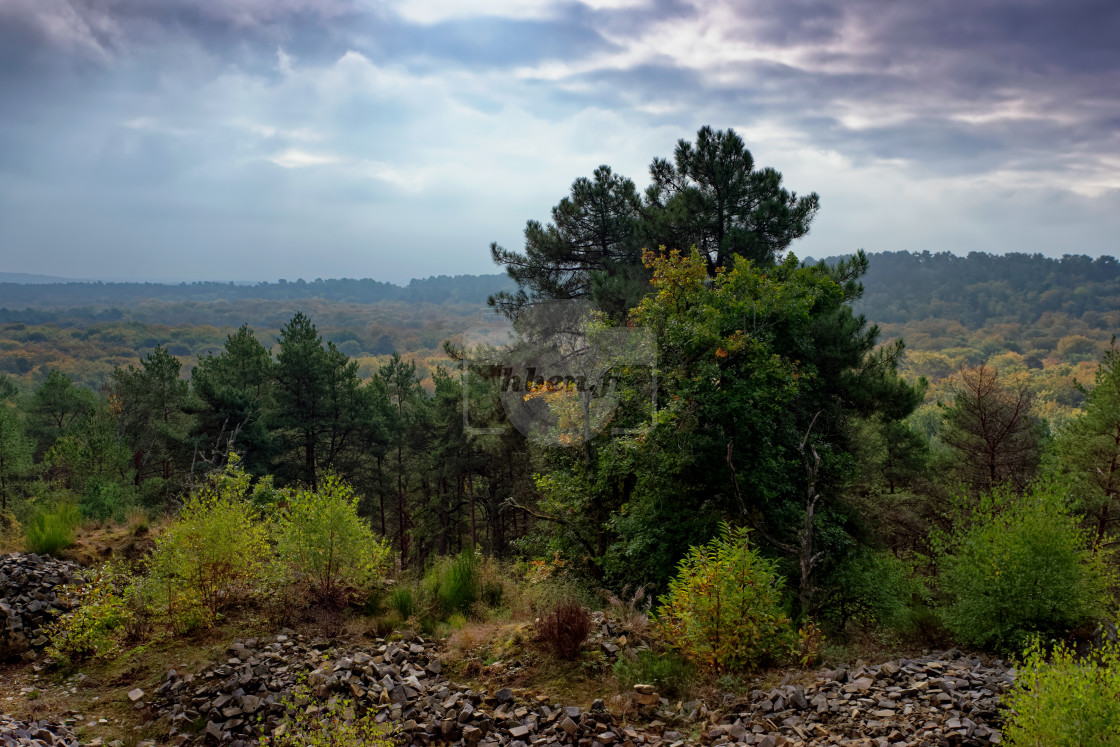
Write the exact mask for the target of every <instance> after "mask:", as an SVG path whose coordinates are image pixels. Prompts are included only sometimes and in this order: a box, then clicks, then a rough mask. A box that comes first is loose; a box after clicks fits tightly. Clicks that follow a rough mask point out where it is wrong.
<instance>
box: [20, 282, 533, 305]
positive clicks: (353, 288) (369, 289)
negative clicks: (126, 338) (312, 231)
mask: <svg viewBox="0 0 1120 747" xmlns="http://www.w3.org/2000/svg"><path fill="white" fill-rule="evenodd" d="M4 277H5V276H4V275H0V307H4V308H5V309H7V310H9V311H11V310H14V309H36V310H43V309H65V308H72V307H76V306H83V307H86V306H111V307H117V308H123V307H128V306H132V305H134V304H139V303H142V302H146V301H158V302H195V303H200V302H213V301H244V300H271V301H300V300H306V299H320V300H323V301H331V302H340V303H359V304H370V303H380V302H384V301H396V302H402V303H430V304H437V305H442V304H461V303H473V304H485V303H486V298H487V297H488V296H490V295H491V294H493V293H497V292H498V291H502V290H510V289H512V288H513V287H514V285H513V282H512V281H511V280H510V279H509V278H508V277H506V276H505V275H455V276H450V275H439V276H431V277H427V278H417V279H414V280H412V281H411V282H409V284H408V285H406V286H400V285H394V284H393V283H385V282H381V281H379V280H371V279H369V278H363V279H361V280H355V279H351V278H342V279H338V280H323V279H317V280H314V281H311V282H307V281H305V280H296V281H294V282H289V281H287V280H279V281H277V282H275V283H267V282H263V283H256V284H253V285H246V284H235V283H232V282H230V283H217V282H194V283H178V284H164V283H102V282H42V283H39V284H35V285H31V284H30V282H29V281H4V280H3V278H4ZM28 277H34V276H28Z"/></svg>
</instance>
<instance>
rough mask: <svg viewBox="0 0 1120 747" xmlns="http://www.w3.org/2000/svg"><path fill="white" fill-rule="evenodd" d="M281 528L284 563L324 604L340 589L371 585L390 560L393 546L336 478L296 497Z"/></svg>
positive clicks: (278, 549)
mask: <svg viewBox="0 0 1120 747" xmlns="http://www.w3.org/2000/svg"><path fill="white" fill-rule="evenodd" d="M276 529H277V536H276V552H277V555H278V557H279V558H280V560H281V561H282V562H283V563H285V564H287V566H288V569H289V570H291V571H292V572H293V573H294V574H295V575H296V577H297V578H300V579H303V580H306V581H308V582H310V583H311V584H312V586H313V587H314V588H315V589H316V592H317V593H318V595H319V596H320V597H321V598H323V599H326V598H328V597H333V596H335V595H336V593H337V592H339V591H340V586H359V587H364V586H366V585H368V584H369V583H370V582H371V581H373V580H374V579H375V578H377V577H378V575H379V574H380V573H381V572H382V570H383V569H384V567H385V564H386V563H387V561H388V558H389V546H388V545H387V544H386V543H385V542H384V541H383V540H381V539H378V538H377V537H376V536H375V535H374V533H373V531H372V530H371V529H370V528H369V526H367V525H366V523H365V521H363V520H362V518H361V517H359V516H358V496H356V495H355V494H354V491H353V489H352V488H351V487H350V486H349V485H347V484H346V483H344V482H343V481H342V480H341V479H340V478H339V477H337V476H335V475H329V476H327V477H326V479H324V480H323V482H322V484H321V485H320V487H319V489H318V490H314V491H312V490H301V491H299V492H297V493H295V494H294V495H292V496H291V497H290V498H289V500H288V505H287V508H286V509H285V510H284V511H283V512H282V513H281V515H280V518H279V521H278V522H277V528H276Z"/></svg>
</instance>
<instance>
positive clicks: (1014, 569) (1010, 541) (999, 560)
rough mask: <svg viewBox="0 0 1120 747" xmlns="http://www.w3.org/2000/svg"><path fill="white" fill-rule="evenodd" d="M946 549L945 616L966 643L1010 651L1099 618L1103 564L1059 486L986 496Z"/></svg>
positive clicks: (943, 561)
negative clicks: (1039, 636)
mask: <svg viewBox="0 0 1120 747" xmlns="http://www.w3.org/2000/svg"><path fill="white" fill-rule="evenodd" d="M946 547H947V548H948V549H947V550H945V551H943V554H942V557H941V559H940V576H941V578H940V581H941V586H942V589H943V591H944V592H945V594H946V597H947V601H946V603H945V604H944V605H943V609H942V617H943V619H944V620H945V624H946V626H947V627H948V628H949V629H950V630H951V631H952V632H953V633H954V634H956V635H957V636H958V637H959V638H960V639H961V640H963V641H965V642H967V643H970V644H973V645H976V646H983V647H994V648H997V649H1004V650H1008V649H1013V648H1017V647H1020V646H1022V644H1023V643H1024V642H1025V640H1026V638H1027V637H1028V636H1029V635H1030V634H1032V633H1040V634H1043V635H1046V636H1049V637H1057V636H1060V635H1061V634H1064V633H1065V632H1067V631H1069V630H1071V629H1072V628H1075V627H1078V626H1080V625H1083V624H1086V623H1088V622H1090V621H1092V620H1093V619H1094V618H1096V617H1097V616H1098V615H1099V614H1100V613H1101V611H1102V607H1103V604H1104V600H1105V596H1106V588H1107V583H1108V581H1107V571H1106V569H1105V565H1104V562H1103V559H1102V558H1101V557H1100V556H1099V555H1097V556H1094V555H1093V553H1092V552H1091V551H1090V550H1089V543H1088V539H1087V537H1086V535H1085V533H1084V532H1083V531H1082V530H1081V529H1080V528H1079V526H1078V523H1077V518H1076V517H1074V516H1072V515H1071V513H1070V511H1069V508H1068V504H1067V502H1066V501H1065V500H1064V499H1063V497H1062V496H1061V495H1060V494H1059V491H1058V489H1057V488H1056V487H1055V486H1054V485H1041V486H1037V487H1036V488H1035V489H1034V491H1033V492H1031V493H1030V494H1028V495H1024V496H1017V495H1014V494H1012V493H1011V492H1010V491H1006V490H998V491H995V492H993V493H990V494H988V495H987V496H985V497H984V498H983V500H982V501H981V503H980V505H979V506H978V507H977V508H976V510H975V511H974V512H973V514H972V516H971V521H970V522H969V523H968V525H967V526H965V527H964V528H963V529H961V530H960V531H959V532H957V533H956V534H955V535H953V536H951V537H949V538H948V540H947V543H946Z"/></svg>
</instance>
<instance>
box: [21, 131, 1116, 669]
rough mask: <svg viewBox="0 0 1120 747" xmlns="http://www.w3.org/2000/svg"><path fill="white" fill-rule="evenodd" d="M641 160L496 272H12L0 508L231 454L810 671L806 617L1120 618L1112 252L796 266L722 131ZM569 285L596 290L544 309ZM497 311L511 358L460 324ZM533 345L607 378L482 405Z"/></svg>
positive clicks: (721, 657) (786, 226)
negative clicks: (239, 279) (99, 279)
mask: <svg viewBox="0 0 1120 747" xmlns="http://www.w3.org/2000/svg"><path fill="white" fill-rule="evenodd" d="M650 174H651V184H650V186H649V187H648V188H647V189H646V191H645V192H644V193H639V192H638V190H637V188H636V187H635V186H634V184H633V182H631V181H630V180H628V179H625V178H624V177H621V176H620V175H618V174H615V173H614V172H612V171H611V170H610V169H609V168H607V167H601V168H600V169H599V170H597V171H596V172H595V174H594V176H593V177H592V178H590V179H577V180H576V181H575V182H574V183H573V185H572V190H571V194H570V195H569V196H567V197H565V198H563V199H562V200H561V201H560V203H559V204H558V205H557V206H556V207H555V208H554V210H553V215H552V221H551V222H549V223H548V224H542V223H540V222H538V221H532V220H531V221H529V222H528V224H527V226H526V230H525V237H526V244H525V247H524V249H523V250H521V251H514V250H508V249H505V248H502V247H500V246H497V245H493V246H492V247H491V256H492V258H493V259H494V261H495V262H496V263H497V264H499V265H500V266H502V267H504V268H505V269H506V271H507V275H508V279H506V280H502V279H498V278H495V277H490V276H483V277H477V278H467V277H459V278H432V279H429V280H427V281H414V283H413V284H412V285H410V286H408V287H407V288H398V287H396V286H389V285H387V284H381V283H376V282H374V281H368V280H367V281H345V280H341V281H315V282H314V283H303V282H297V283H284V282H281V283H275V284H272V283H269V284H260V285H256V286H234V285H222V284H214V283H206V284H193V285H183V286H152V285H135V286H134V285H121V286H117V285H100V284H92V285H85V284H78V285H72V284H65V285H38V286H4V288H3V292H4V293H5V296H4V297H3V305H4V306H5V307H6V308H5V309H2V310H0V370H2V371H5V372H6V375H5V376H4V377H3V378H2V379H0V402H2V404H3V406H0V498H2V501H3V511H4V512H5V514H6V515H7V516H10V519H6V522H7V523H8V524H9V525H10V526H19V525H24V526H28V527H42V526H44V525H46V524H51V523H52V522H53V523H55V524H59V523H63V522H64V517H65V516H72V515H74V514H75V513H76V514H77V515H78V516H80V517H81V518H82V519H83V520H86V521H100V522H109V521H112V520H117V521H122V520H124V519H125V517H127V516H128V515H130V514H131V513H133V512H135V511H145V512H150V513H151V514H154V515H156V514H158V515H162V514H167V513H169V514H172V515H173V514H174V513H175V512H176V511H178V510H179V509H180V507H182V506H184V504H185V505H186V506H187V507H188V508H189V510H187V511H185V513H184V514H183V515H184V517H185V518H184V519H183V521H187V520H188V519H189V518H190V517H194V518H195V519H197V518H198V516H200V515H202V514H205V511H206V508H205V507H206V505H209V504H198V503H196V502H192V501H193V500H194V499H192V497H191V496H198V495H200V494H204V495H208V493H206V491H207V490H208V489H209V488H207V487H206V486H207V485H215V484H218V483H214V482H213V481H214V480H216V479H217V480H219V481H220V480H227V481H229V480H232V481H234V483H236V484H238V485H241V486H242V488H239V489H240V490H242V493H245V490H248V488H245V486H246V485H249V484H250V483H251V484H253V485H255V486H256V487H255V488H254V490H255V491H257V492H255V493H253V495H254V496H255V497H254V498H253V501H254V503H253V505H254V506H255V508H254V509H253V510H254V511H259V512H262V513H261V515H263V516H267V515H268V512H269V511H279V512H281V513H279V514H277V516H279V517H281V518H278V519H276V521H277V522H279V523H278V524H277V526H289V525H290V523H291V522H292V521H294V519H291V517H290V515H289V514H288V513H283V512H284V511H285V510H287V509H284V506H285V505H286V501H289V500H290V501H293V503H292V504H291V505H296V506H298V505H300V503H299V501H301V500H304V499H305V498H306V496H308V495H314V496H327V497H322V498H321V500H323V501H328V498H329V496H330V495H333V492H332V491H336V489H337V486H338V485H340V484H345V485H346V486H349V487H348V488H347V490H351V489H352V490H353V495H354V496H355V498H354V502H353V505H352V508H353V509H354V511H355V512H356V516H357V517H360V518H361V521H363V522H364V526H366V528H367V529H368V528H372V531H373V532H374V533H375V534H376V535H377V536H378V537H379V538H381V540H382V541H384V543H385V545H384V546H385V547H386V548H389V547H391V552H392V557H393V559H394V562H393V564H394V565H395V566H396V568H397V570H398V571H399V572H401V573H407V572H409V571H414V572H419V571H420V569H423V568H426V567H431V566H432V565H433V564H438V562H439V561H438V559H439V558H442V557H446V556H449V555H454V554H457V553H461V552H463V551H467V554H471V553H474V552H478V553H481V554H485V555H488V556H493V557H496V558H514V557H516V558H520V559H521V560H522V561H523V562H525V561H527V562H531V563H533V564H535V565H534V566H533V567H534V568H535V569H536V571H537V572H541V569H545V570H546V571H547V572H548V573H563V574H564V575H565V576H566V577H568V578H569V580H571V582H572V583H574V584H576V585H582V587H583V588H584V589H587V588H605V589H608V590H613V591H615V592H618V591H621V590H622V589H627V588H629V589H633V588H639V589H648V590H651V591H652V592H653V594H654V595H657V596H658V598H659V601H660V603H661V606H660V607H659V611H658V615H659V616H658V618H657V619H658V620H659V621H660V622H659V624H660V625H661V626H662V630H664V631H666V644H665V645H666V646H668V647H670V648H675V649H677V650H679V651H680V652H681V653H682V655H684V656H685V657H686V658H690V659H691V660H692V661H693V663H694V664H698V665H700V666H707V667H711V668H713V669H714V670H715V671H728V670H734V669H736V668H738V669H742V670H750V669H757V668H758V667H760V666H765V665H766V664H769V663H775V662H781V661H786V660H788V659H789V657H790V656H792V655H794V652H796V651H800V655H801V656H803V657H804V660H805V661H812V660H814V658H815V656H816V655H817V653H819V651H816V650H815V648H814V647H816V648H819V640H820V639H819V636H820V634H821V631H824V632H826V633H827V635H829V636H835V637H837V638H838V639H844V638H845V637H846V636H847V635H849V634H851V633H852V631H853V630H865V631H866V630H878V631H884V630H888V631H893V632H894V633H896V634H899V635H910V636H916V637H918V638H922V637H925V639H927V640H935V639H939V637H941V638H942V639H943V638H948V639H950V640H953V641H956V642H960V643H962V644H966V645H970V646H974V647H977V648H981V649H989V650H996V651H1001V652H1007V651H1011V652H1014V651H1017V650H1021V649H1022V647H1023V646H1024V645H1027V643H1028V642H1029V640H1031V636H1033V635H1036V634H1041V635H1043V636H1051V637H1056V638H1064V637H1067V636H1069V635H1070V634H1071V632H1072V631H1076V630H1084V629H1086V628H1087V627H1091V626H1092V625H1095V624H1096V623H1098V622H1100V621H1102V620H1103V619H1104V618H1105V615H1106V612H1107V610H1108V608H1109V605H1114V603H1113V599H1112V596H1111V594H1112V590H1111V586H1112V584H1113V583H1114V581H1115V577H1116V574H1115V571H1116V564H1115V556H1114V554H1113V551H1112V548H1113V545H1114V542H1115V541H1114V536H1115V534H1114V533H1115V526H1116V523H1117V521H1118V519H1120V504H1118V501H1120V467H1118V465H1120V350H1118V349H1117V348H1116V346H1115V342H1114V337H1113V335H1114V333H1115V331H1116V330H1117V329H1120V264H1118V263H1117V261H1116V260H1115V259H1113V258H1110V257H1102V258H1100V259H1097V260H1090V259H1089V258H1086V257H1078V256H1067V257H1064V258H1062V259H1050V258H1045V257H1042V256H1038V255H1025V254H1013V255H1007V256H998V257H997V256H992V255H987V254H971V255H969V256H967V257H955V256H952V255H949V254H933V255H931V254H928V253H922V254H913V253H906V252H899V253H894V254H884V255H875V256H868V255H866V254H864V253H863V252H857V253H856V254H854V255H851V256H849V257H843V258H834V259H831V260H826V261H820V262H817V261H811V260H810V261H801V260H799V259H798V258H797V257H796V256H795V255H794V254H793V253H792V252H791V251H790V247H791V245H792V244H793V242H794V241H795V240H796V239H797V238H798V237H800V236H803V235H804V234H805V233H806V232H807V231H808V229H809V225H810V223H811V221H812V219H813V216H814V215H815V213H816V210H817V207H818V198H817V196H816V195H815V194H811V195H808V196H802V197H798V196H797V195H794V194H792V193H789V192H788V191H786V190H785V189H784V188H783V187H782V186H781V176H780V174H778V173H777V172H775V171H773V169H756V168H755V167H754V162H753V159H752V158H751V156H750V153H749V151H747V150H746V149H745V147H744V145H743V143H742V140H741V139H739V138H738V136H737V135H735V133H734V132H732V131H730V130H729V131H726V132H725V131H713V130H711V129H710V128H704V129H702V130H701V131H700V132H699V133H698V135H697V140H696V142H695V143H691V142H687V141H683V140H682V141H681V142H680V143H679V144H678V146H677V149H676V152H675V154H674V157H673V159H671V160H668V159H654V161H653V163H652V165H651V167H650ZM13 288H14V289H16V290H10V289H13ZM9 293H11V294H12V295H10V296H9V295H7V294H9ZM557 301H564V302H573V301H574V302H590V306H591V310H589V311H588V310H586V309H585V310H584V311H583V312H581V313H579V314H576V315H574V316H572V317H570V318H567V317H565V318H564V319H563V320H560V321H562V322H563V323H562V324H561V323H560V322H559V321H557V320H555V319H553V320H551V321H550V322H549V324H545V325H540V324H537V325H536V326H534V322H533V320H534V319H535V318H536V319H537V320H538V321H539V318H540V311H539V310H540V309H545V310H548V309H550V308H552V307H550V306H549V304H550V303H553V302H557ZM487 303H488V304H489V306H491V307H493V308H492V309H491V310H488V311H486V313H487V314H489V316H490V317H491V318H497V319H504V320H506V321H508V322H509V323H510V324H511V325H512V327H513V329H514V330H515V331H516V332H517V333H518V337H517V339H516V340H515V341H514V342H513V343H512V346H511V347H510V348H494V349H491V348H486V349H483V348H482V347H481V346H477V347H472V344H471V342H470V340H467V339H464V338H463V337H462V336H461V333H462V331H463V330H464V329H466V328H467V327H469V326H471V324H473V323H476V322H477V320H478V318H479V317H478V314H479V312H480V311H482V310H484V309H485V307H486V305H487ZM20 306H22V309H21V310H13V309H14V308H16V307H20ZM296 308H299V309H301V310H300V311H294V310H295V309H296ZM293 311H294V313H293ZM320 321H322V323H323V327H322V328H320V327H319V326H317V324H318V323H319V322H320ZM553 322H555V324H553ZM557 330H559V331H557ZM634 330H644V331H646V332H648V333H649V335H651V338H652V340H653V341H654V343H655V349H656V366H655V372H654V368H652V367H647V368H644V369H643V368H642V366H641V365H639V364H638V363H635V359H633V358H627V357H626V351H625V350H624V349H623V347H624V346H622V345H620V344H618V343H617V341H618V340H620V339H622V338H620V337H619V336H618V335H617V334H614V333H618V332H623V333H625V332H628V331H630V332H632V331H634ZM573 340H578V341H579V343H578V344H576V343H574V342H573ZM542 346H544V347H548V346H554V347H555V348H556V350H557V351H559V357H560V358H562V359H563V360H565V361H569V362H570V361H576V360H583V358H581V356H583V357H586V356H588V355H589V354H593V356H592V357H593V358H594V360H592V361H591V364H593V366H591V367H593V368H595V370H597V371H599V372H600V373H599V374H597V375H599V376H603V375H604V374H602V373H601V372H602V371H604V370H606V371H613V372H616V373H615V374H612V375H613V376H615V378H614V379H612V381H614V382H615V383H614V385H613V388H612V389H611V397H599V396H597V395H595V394H594V393H590V392H589V390H587V389H586V388H585V387H583V385H582V380H579V383H577V378H576V377H575V376H569V375H568V374H569V373H570V370H569V369H565V370H563V371H561V374H562V375H557V376H555V377H552V378H548V379H547V380H546V379H545V377H544V376H543V375H542V376H541V377H540V378H539V379H538V380H536V383H534V382H533V380H532V379H533V376H534V375H535V374H533V373H528V374H526V375H525V378H524V389H523V390H522V389H519V388H517V387H519V386H520V383H519V384H517V386H515V387H514V390H513V393H514V395H515V397H514V399H516V400H517V401H518V402H520V403H529V404H531V405H532V406H534V407H536V408H537V409H536V410H534V411H533V412H535V413H537V415H536V417H538V418H542V419H543V422H544V424H545V427H544V429H543V431H542V433H543V436H544V437H538V436H539V435H540V433H538V434H537V435H533V434H528V433H526V431H525V430H524V429H518V428H512V427H497V428H492V427H491V428H482V429H478V428H474V427H473V426H474V425H475V424H477V423H482V422H485V423H486V424H488V425H495V424H498V425H501V424H503V423H504V422H505V416H504V415H503V412H505V413H508V412H510V410H509V408H510V404H509V403H510V398H509V396H508V395H509V393H510V383H509V382H510V381H511V379H512V375H511V373H510V372H511V371H512V370H513V364H510V365H508V366H507V365H506V364H507V363H508V362H509V361H512V360H515V359H516V360H522V359H523V358H526V357H527V359H529V360H533V357H532V356H533V355H534V354H539V353H540V351H541V350H542V349H543V348H542ZM549 350H550V352H555V351H553V350H552V348H549ZM588 351H590V353H588ZM138 354H139V355H138ZM519 356H521V357H519ZM126 361H127V362H126ZM571 366H575V364H574V363H572V364H571ZM534 370H535V369H534ZM571 370H575V369H574V368H573V369H571ZM654 373H655V375H654ZM216 475H217V476H219V477H215V476H216ZM238 481H241V482H238ZM222 484H225V483H222ZM231 484H232V483H231ZM200 491H201V492H200ZM246 495H247V493H246ZM348 495H349V494H348ZM300 496H303V498H300ZM306 499H307V500H311V499H310V498H306ZM315 500H320V499H319V498H316V499H315ZM246 510H248V509H246ZM199 512H201V514H200V513H199ZM312 513H314V512H312ZM245 521H248V519H245ZM267 521H272V520H271V519H268V520H267ZM285 522H287V523H285ZM173 526H176V525H173ZM270 526H271V525H270ZM262 531H263V530H262ZM169 536H171V535H169ZM169 541H170V540H169ZM282 544H283V543H282V542H281V545H282ZM278 547H279V545H278ZM388 552H389V550H388V549H386V554H388ZM153 572H154V571H153ZM546 575H547V574H546ZM402 578H403V577H402ZM165 580H166V579H165ZM180 580H182V579H180ZM184 583H185V582H184ZM748 589H750V590H752V591H750V592H749V593H748V591H747V590H748ZM417 593H418V594H419V593H420V592H419V591H418V592H417ZM433 593H435V592H433ZM713 595H714V596H713ZM721 595H722V596H721ZM712 599H715V602H712V604H713V605H714V606H712V607H704V606H703V605H704V604H707V602H704V601H703V600H708V601H709V602H711V600H712ZM748 623H749V624H750V625H755V626H759V627H758V629H753V628H752V629H751V630H742V629H740V627H741V626H742V625H746V624H748ZM713 626H714V629H713ZM736 626H740V627H736ZM728 630H732V631H733V635H730V637H728V636H729V634H728ZM713 636H714V637H713ZM678 639H679V640H678ZM729 641H731V642H729ZM814 641H815V643H814Z"/></svg>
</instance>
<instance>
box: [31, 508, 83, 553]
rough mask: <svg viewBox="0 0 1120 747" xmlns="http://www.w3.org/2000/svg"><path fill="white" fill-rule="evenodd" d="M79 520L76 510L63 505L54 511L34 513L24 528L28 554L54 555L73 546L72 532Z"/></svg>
mask: <svg viewBox="0 0 1120 747" xmlns="http://www.w3.org/2000/svg"><path fill="white" fill-rule="evenodd" d="M79 521H80V518H79V516H78V508H77V507H76V506H73V505H69V504H63V505H61V506H59V507H58V508H57V509H55V510H54V511H40V512H39V513H36V514H35V515H34V516H33V517H32V518H31V521H29V522H27V526H26V527H25V528H24V544H25V546H26V548H27V551H28V552H33V553H35V554H37V555H54V554H55V553H57V552H58V551H59V550H65V549H66V548H67V547H70V546H71V545H73V544H74V530H75V529H76V528H77V526H78V522H79Z"/></svg>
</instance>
